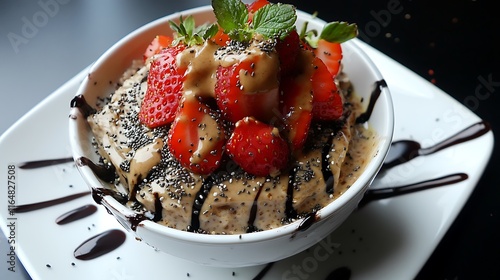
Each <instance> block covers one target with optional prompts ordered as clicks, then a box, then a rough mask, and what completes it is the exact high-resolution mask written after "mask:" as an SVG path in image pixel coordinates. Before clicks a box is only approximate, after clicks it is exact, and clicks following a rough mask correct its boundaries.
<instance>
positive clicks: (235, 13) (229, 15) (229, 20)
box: [212, 0, 248, 33]
mask: <svg viewBox="0 0 500 280" xmlns="http://www.w3.org/2000/svg"><path fill="white" fill-rule="evenodd" d="M212 7H213V10H214V14H215V17H216V18H217V22H218V23H219V25H220V27H222V29H223V30H224V32H226V33H230V32H231V31H235V30H238V29H245V28H246V26H247V21H248V10H247V7H246V6H245V4H244V3H243V2H241V1H240V0H212Z"/></svg>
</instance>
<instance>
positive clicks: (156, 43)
mask: <svg viewBox="0 0 500 280" xmlns="http://www.w3.org/2000/svg"><path fill="white" fill-rule="evenodd" d="M170 44H172V38H171V37H169V36H165V35H158V36H156V37H155V38H154V39H153V41H151V43H149V46H148V47H147V49H146V51H145V52H144V55H143V59H144V61H146V60H147V59H148V58H150V57H152V56H153V55H155V54H157V53H159V52H160V51H161V50H162V49H164V48H166V47H168V46H170Z"/></svg>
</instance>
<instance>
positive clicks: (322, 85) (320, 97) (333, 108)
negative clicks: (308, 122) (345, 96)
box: [311, 57, 343, 120]
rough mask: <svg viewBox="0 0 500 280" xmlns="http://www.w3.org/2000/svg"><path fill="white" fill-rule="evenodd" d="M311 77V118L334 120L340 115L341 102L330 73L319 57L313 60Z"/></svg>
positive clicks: (341, 109)
mask: <svg viewBox="0 0 500 280" xmlns="http://www.w3.org/2000/svg"><path fill="white" fill-rule="evenodd" d="M313 65H314V72H313V74H312V77H311V82H312V91H313V118H314V119H315V120H336V119H338V118H340V117H341V116H342V112H343V102H342V98H341V96H340V94H339V92H338V89H337V85H336V84H335V82H334V80H333V77H332V75H331V74H330V72H329V71H328V68H327V67H326V65H325V64H324V63H323V61H322V60H321V59H319V58H318V57H315V58H314V60H313Z"/></svg>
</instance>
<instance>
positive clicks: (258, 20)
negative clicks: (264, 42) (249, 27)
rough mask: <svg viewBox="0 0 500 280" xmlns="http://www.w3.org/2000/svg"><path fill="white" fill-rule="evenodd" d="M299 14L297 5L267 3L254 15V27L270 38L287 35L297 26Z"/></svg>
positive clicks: (256, 30)
mask: <svg viewBox="0 0 500 280" xmlns="http://www.w3.org/2000/svg"><path fill="white" fill-rule="evenodd" d="M296 20H297V15H296V12H295V7H294V6H292V5H288V4H281V3H278V4H269V5H266V6H264V7H262V8H260V9H259V10H257V12H255V14H254V16H253V20H252V21H253V29H254V30H255V32H257V33H259V34H262V35H264V36H265V37H268V38H277V37H278V38H281V39H283V38H284V37H286V35H287V34H288V33H290V31H292V30H293V29H294V28H295V21H296Z"/></svg>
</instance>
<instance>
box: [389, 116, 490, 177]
mask: <svg viewBox="0 0 500 280" xmlns="http://www.w3.org/2000/svg"><path fill="white" fill-rule="evenodd" d="M490 130H491V126H490V124H489V123H487V122H485V121H480V122H477V123H475V124H473V125H471V126H469V127H467V128H465V129H463V130H461V131H459V132H458V133H456V134H455V135H453V136H451V137H449V138H447V139H445V140H443V141H441V142H439V143H437V144H435V145H433V146H431V147H427V148H422V147H421V145H420V143H418V142H415V141H412V140H400V141H396V142H393V143H392V144H391V148H390V150H389V153H388V154H387V158H386V160H385V163H384V165H383V166H382V169H387V168H391V167H394V166H396V165H398V164H402V163H405V162H407V161H410V160H412V159H414V158H416V157H418V156H424V155H430V154H433V153H435V152H438V151H441V150H442V149H445V148H448V147H450V146H453V145H457V144H460V143H463V142H466V141H469V140H473V139H475V138H478V137H480V136H482V135H484V134H486V133H487V132H488V131H490Z"/></svg>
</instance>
